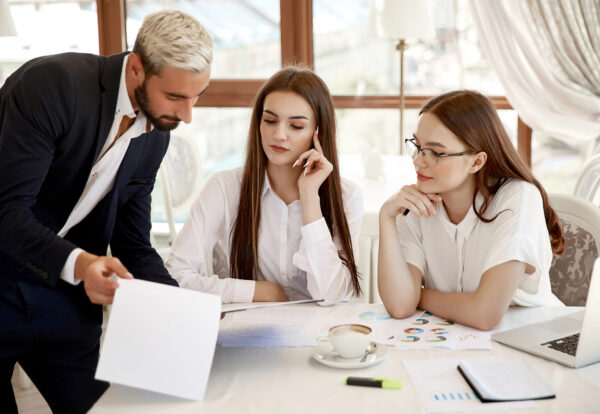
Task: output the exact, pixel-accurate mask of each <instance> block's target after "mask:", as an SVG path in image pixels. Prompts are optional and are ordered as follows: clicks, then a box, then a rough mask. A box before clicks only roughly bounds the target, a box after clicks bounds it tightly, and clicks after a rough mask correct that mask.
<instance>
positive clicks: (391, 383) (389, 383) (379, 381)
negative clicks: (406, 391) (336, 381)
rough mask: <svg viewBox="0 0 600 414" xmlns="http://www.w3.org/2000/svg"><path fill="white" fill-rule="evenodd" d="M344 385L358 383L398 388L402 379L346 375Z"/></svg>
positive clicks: (390, 388) (391, 388)
mask: <svg viewBox="0 0 600 414" xmlns="http://www.w3.org/2000/svg"><path fill="white" fill-rule="evenodd" d="M346 385H358V386H361V387H375V388H386V389H388V390H399V389H400V388H402V385H403V383H402V380H398V379H389V378H364V377H348V378H346Z"/></svg>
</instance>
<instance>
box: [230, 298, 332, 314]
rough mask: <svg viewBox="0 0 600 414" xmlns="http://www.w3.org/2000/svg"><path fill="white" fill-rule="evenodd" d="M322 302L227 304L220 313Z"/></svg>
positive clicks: (305, 300)
mask: <svg viewBox="0 0 600 414" xmlns="http://www.w3.org/2000/svg"><path fill="white" fill-rule="evenodd" d="M316 302H323V299H300V300H292V301H288V302H250V303H227V304H225V305H222V306H221V312H222V313H229V312H238V311H244V310H247V309H256V308H270V307H273V306H287V305H295V304H299V303H316Z"/></svg>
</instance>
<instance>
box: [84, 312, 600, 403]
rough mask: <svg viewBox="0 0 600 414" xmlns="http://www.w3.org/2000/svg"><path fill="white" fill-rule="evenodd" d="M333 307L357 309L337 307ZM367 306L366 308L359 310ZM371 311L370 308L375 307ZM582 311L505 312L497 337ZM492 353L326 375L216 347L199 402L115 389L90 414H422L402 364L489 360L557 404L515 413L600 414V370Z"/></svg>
mask: <svg viewBox="0 0 600 414" xmlns="http://www.w3.org/2000/svg"><path fill="white" fill-rule="evenodd" d="M336 306H354V305H353V304H342V305H336ZM363 306H364V305H363ZM374 306H375V305H374ZM579 310H581V308H573V307H569V308H567V307H556V308H551V307H539V308H520V307H514V308H511V309H509V311H508V313H507V314H506V316H505V317H504V319H503V321H502V322H501V323H500V324H499V325H498V326H497V327H496V328H495V329H494V332H495V331H503V330H506V329H510V328H513V327H517V326H522V325H525V324H528V323H532V322H537V321H542V320H547V319H550V318H553V317H556V316H562V315H566V314H568V313H572V312H575V311H579ZM492 347H493V349H492V350H491V351H472V350H471V351H450V350H399V349H396V348H390V349H389V351H390V355H389V357H388V358H387V359H386V360H384V361H382V362H381V363H380V364H377V365H375V366H371V367H368V368H363V369H356V370H353V369H352V370H345V369H344V370H342V369H336V368H330V367H326V366H324V365H321V364H319V363H318V362H316V361H314V360H313V359H312V358H311V352H312V348H224V347H220V346H217V349H216V352H215V357H214V360H213V366H212V371H211V374H210V379H209V382H208V387H207V390H206V396H205V399H204V401H187V400H183V399H179V398H176V397H171V396H167V395H162V394H158V393H153V392H149V391H144V390H140V389H136V388H131V387H126V386H121V385H113V386H111V388H109V390H108V391H107V392H106V393H105V394H104V395H103V396H102V398H101V399H100V400H99V401H98V402H97V403H96V405H95V406H94V407H93V408H92V410H91V412H92V413H111V414H113V413H121V412H122V413H145V414H146V413H164V412H169V413H199V412H214V413H240V412H243V413H261V414H262V413H321V412H324V413H338V412H347V413H366V412H373V413H378V414H380V413H398V412H406V413H422V412H424V410H423V407H422V405H421V403H420V400H419V396H418V395H417V392H416V390H415V388H414V386H413V384H412V383H411V381H410V379H409V376H408V374H407V372H406V370H405V368H404V365H403V364H402V361H403V360H423V359H437V358H464V357H481V356H494V357H498V358H502V359H516V358H526V359H528V360H530V361H531V362H533V364H534V365H535V366H536V367H537V368H538V370H539V371H540V372H541V373H542V374H543V375H544V376H545V377H546V378H547V379H548V380H549V381H550V382H551V383H552V384H553V385H554V387H555V389H556V391H557V398H555V399H551V400H542V401H538V402H537V404H538V406H537V407H536V408H530V409H521V410H512V411H508V410H503V411H502V412H507V413H508V412H512V413H521V412H522V413H578V414H579V413H593V412H596V413H598V412H600V363H597V364H594V365H590V366H587V367H584V368H580V369H577V370H575V369H572V368H567V367H564V366H562V365H559V364H557V363H554V362H551V361H547V360H545V359H543V358H539V357H536V356H533V355H530V354H527V353H524V352H520V351H518V350H515V349H512V348H510V347H507V346H504V345H502V344H500V343H497V342H492ZM352 375H353V376H363V377H375V378H400V379H403V380H404V388H403V389H401V390H383V389H378V388H366V387H348V386H345V385H343V381H344V379H345V378H346V376H352Z"/></svg>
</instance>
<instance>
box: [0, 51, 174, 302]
mask: <svg viewBox="0 0 600 414" xmlns="http://www.w3.org/2000/svg"><path fill="white" fill-rule="evenodd" d="M125 55H126V53H123V54H119V55H113V56H109V57H102V56H96V55H90V54H79V53H66V54H60V55H53V56H45V57H40V58H37V59H33V60H31V61H29V62H27V63H25V64H24V65H23V66H21V67H20V68H19V69H18V70H17V71H16V72H15V73H13V74H12V75H11V76H10V77H9V78H8V79H7V80H6V82H5V84H4V86H3V87H2V88H1V89H0V292H2V291H3V290H4V289H5V287H6V286H7V285H8V284H10V283H12V282H13V281H15V280H27V281H29V282H33V283H40V284H46V285H49V286H52V287H54V286H55V285H56V283H57V281H58V280H59V278H60V272H61V270H62V268H63V266H64V265H65V262H66V260H67V257H68V256H69V254H70V253H71V251H72V250H73V249H74V248H75V247H80V248H82V249H84V250H86V251H88V252H90V253H94V254H97V255H106V252H107V247H108V246H109V245H110V248H111V252H112V255H113V256H116V257H118V258H119V259H120V260H121V261H122V262H123V264H124V265H125V266H126V267H127V268H128V269H129V271H130V272H131V273H132V274H133V275H134V276H135V277H136V278H139V279H145V280H151V281H156V282H162V283H167V284H171V285H175V286H176V285H177V283H176V282H175V281H174V280H173V279H172V278H171V277H170V276H169V274H168V272H167V270H166V269H165V267H164V265H163V262H162V260H161V258H160V256H159V255H158V254H157V253H156V251H155V250H154V249H153V248H152V246H151V245H150V238H149V237H150V228H151V220H150V201H151V192H152V189H153V187H154V182H155V179H156V174H157V171H158V167H159V165H160V162H161V160H162V159H163V157H164V155H165V152H166V150H167V146H168V144H169V134H168V133H163V132H160V131H158V130H156V129H154V130H153V131H151V132H149V133H146V134H142V135H141V136H140V137H138V138H136V139H133V140H132V141H131V143H130V144H129V148H128V149H127V152H126V154H125V157H124V159H123V161H122V163H121V166H120V167H119V170H118V172H117V176H116V179H115V183H114V187H113V188H112V190H111V191H110V192H109V193H108V194H107V195H106V196H105V197H104V198H103V199H102V200H100V202H99V203H98V205H97V206H96V207H95V208H94V209H93V210H92V211H91V212H90V214H88V216H87V217H86V218H85V219H84V220H83V221H81V222H80V223H79V224H77V225H76V226H75V227H73V228H72V229H71V230H70V231H69V232H68V233H67V234H66V235H65V237H64V239H63V238H60V237H58V236H57V235H56V234H57V233H58V231H59V230H60V229H61V228H62V226H63V225H64V224H65V222H66V220H67V218H68V217H69V214H70V213H71V211H72V210H73V208H74V207H75V204H76V203H77V201H78V199H79V197H80V195H81V193H82V192H83V189H84V187H85V184H86V182H87V179H88V177H89V175H90V171H91V169H92V167H93V164H94V161H95V160H96V159H97V157H98V154H99V152H100V150H101V149H102V147H103V145H104V142H105V141H106V137H107V135H108V132H109V130H110V128H111V126H112V123H113V120H114V115H115V108H116V104H117V95H118V91H119V81H120V76H121V69H122V64H123V59H124V57H125Z"/></svg>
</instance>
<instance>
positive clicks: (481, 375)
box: [457, 358, 556, 402]
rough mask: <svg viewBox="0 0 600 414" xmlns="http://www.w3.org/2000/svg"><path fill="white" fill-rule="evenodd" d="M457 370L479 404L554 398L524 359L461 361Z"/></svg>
mask: <svg viewBox="0 0 600 414" xmlns="http://www.w3.org/2000/svg"><path fill="white" fill-rule="evenodd" d="M457 368H458V370H459V371H460V373H461V374H462V376H463V377H464V378H465V380H466V381H467V383H469V385H470V386H471V388H472V389H473V391H474V392H475V394H477V396H478V397H479V399H480V400H481V401H482V402H501V401H523V400H541V399H546V398H554V397H556V394H555V392H554V388H553V387H552V385H551V384H550V383H549V382H548V381H547V380H546V379H545V378H544V377H543V376H542V375H541V374H540V373H539V372H538V370H537V369H536V368H535V366H533V364H532V363H531V362H530V361H527V360H524V359H517V360H512V361H506V360H501V359H491V358H473V359H466V360H462V361H461V362H460V363H459V364H458V367H457Z"/></svg>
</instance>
